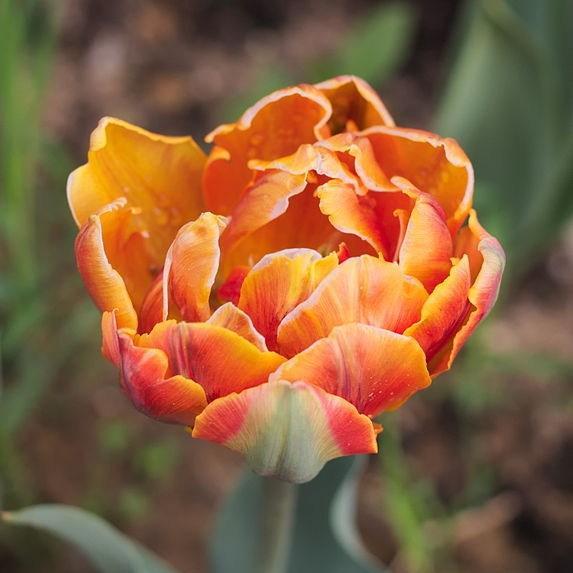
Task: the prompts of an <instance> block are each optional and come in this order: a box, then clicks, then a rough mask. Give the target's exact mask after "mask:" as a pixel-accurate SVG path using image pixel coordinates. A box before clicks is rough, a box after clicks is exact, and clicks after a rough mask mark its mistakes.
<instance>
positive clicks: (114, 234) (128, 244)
mask: <svg viewBox="0 0 573 573" xmlns="http://www.w3.org/2000/svg"><path fill="white" fill-rule="evenodd" d="M129 222H130V213H129V209H127V208H126V206H125V202H124V201H117V202H115V203H112V204H111V205H109V206H108V207H107V208H105V209H102V211H101V212H100V213H99V214H98V215H92V216H91V217H90V218H89V220H88V221H87V222H86V224H85V225H84V226H83V227H82V229H81V230H80V232H79V234H78V236H77V238H76V243H75V252H76V261H77V265H78V269H79V271H80V275H81V277H82V279H83V281H84V284H85V285H86V288H87V290H88V292H89V294H90V296H91V297H92V299H93V300H94V302H95V303H96V305H97V306H98V308H99V309H100V310H102V311H106V310H107V311H112V310H117V322H118V324H119V326H120V327H129V328H134V329H136V328H137V313H136V309H135V306H134V302H132V296H133V297H134V298H135V299H136V301H137V302H141V300H142V299H143V295H144V293H143V292H142V290H141V289H140V288H138V287H140V286H143V285H141V283H144V282H145V283H146V287H145V288H147V287H148V286H149V284H150V283H151V277H150V276H148V277H142V274H144V273H145V260H143V261H142V260H141V256H140V254H141V251H140V250H139V249H138V248H137V247H138V246H140V242H141V236H140V235H139V234H138V233H134V232H133V229H132V228H130V226H129ZM106 245H108V248H107V249H106ZM108 250H109V251H110V252H109V253H108ZM110 255H111V256H110ZM112 257H113V258H112ZM118 267H119V268H118ZM121 271H123V273H122V272H121ZM122 274H123V276H124V277H125V280H124V278H122ZM140 277H142V278H141V280H138V279H139V278H140ZM143 279H145V280H143ZM126 282H129V283H130V284H131V285H132V292H131V293H130V292H129V290H128V286H127V285H126Z"/></svg>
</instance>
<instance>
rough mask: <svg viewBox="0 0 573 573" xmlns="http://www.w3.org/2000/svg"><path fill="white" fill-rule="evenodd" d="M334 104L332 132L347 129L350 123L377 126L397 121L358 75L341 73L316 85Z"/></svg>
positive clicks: (357, 126) (330, 125)
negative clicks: (343, 74) (342, 74)
mask: <svg viewBox="0 0 573 573" xmlns="http://www.w3.org/2000/svg"><path fill="white" fill-rule="evenodd" d="M315 87H316V88H318V89H319V90H320V91H321V92H322V93H323V94H324V95H325V96H326V97H327V98H328V99H329V100H330V103H331V104H332V116H331V117H330V120H329V122H328V125H329V127H330V131H331V133H332V134H335V133H339V132H341V131H344V130H346V129H347V126H348V125H349V123H351V124H353V125H355V126H356V128H358V129H365V128H367V127H371V126H373V125H394V120H393V119H392V117H391V116H390V114H389V113H388V110H387V109H386V107H385V106H384V104H383V103H382V101H381V100H380V98H379V97H378V94H377V93H376V92H375V91H374V90H373V89H372V88H371V87H370V86H369V85H368V84H367V83H366V82H365V81H364V80H361V79H360V78H357V77H355V76H338V77H336V78H333V79H330V80H327V81H325V82H322V83H320V84H316V85H315Z"/></svg>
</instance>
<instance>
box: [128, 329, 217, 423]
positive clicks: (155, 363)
mask: <svg viewBox="0 0 573 573" xmlns="http://www.w3.org/2000/svg"><path fill="white" fill-rule="evenodd" d="M117 337H118V345H119V352H120V356H121V364H120V369H121V380H122V386H123V389H124V391H125V392H126V394H127V395H128V396H129V398H130V399H131V401H132V402H133V404H134V406H135V407H136V408H137V409H138V410H139V411H140V412H143V413H144V414H146V415H147V416H150V417H151V418H155V419H157V420H160V421H162V422H170V423H175V424H184V425H189V424H192V423H193V422H194V420H195V416H196V415H197V414H199V413H200V412H201V411H202V410H203V409H204V408H205V406H206V405H207V401H206V397H205V392H204V390H203V388H201V386H200V385H199V384H197V383H196V382H194V381H193V380H191V379H189V378H187V377H185V376H181V375H178V374H176V375H173V376H170V375H169V374H168V370H169V367H168V359H167V355H166V354H165V352H163V351H162V350H159V349H157V348H142V347H140V346H136V345H135V344H134V342H133V340H132V338H131V336H129V335H128V334H126V333H124V332H121V331H119V333H118V334H117Z"/></svg>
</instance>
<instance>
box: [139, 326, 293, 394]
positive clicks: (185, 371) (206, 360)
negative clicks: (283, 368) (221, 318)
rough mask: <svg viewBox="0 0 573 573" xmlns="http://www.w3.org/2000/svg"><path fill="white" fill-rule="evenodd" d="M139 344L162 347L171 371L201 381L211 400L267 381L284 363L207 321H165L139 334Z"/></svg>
mask: <svg viewBox="0 0 573 573" xmlns="http://www.w3.org/2000/svg"><path fill="white" fill-rule="evenodd" d="M136 344H137V345H138V346H143V347H146V348H156V349H160V350H162V351H163V352H164V353H165V354H166V355H167V357H168V359H169V372H170V374H172V375H175V374H180V375H182V376H184V377H185V378H189V379H192V380H194V381H195V382H197V383H198V384H200V385H201V386H202V387H203V389H204V390H205V394H206V395H207V400H208V401H209V402H211V401H212V400H215V399H216V398H219V397H221V396H225V395H227V394H230V393H231V392H240V391H241V390H244V389H245V388H250V387H251V386H257V385H259V384H262V383H264V382H266V381H267V379H268V377H269V374H271V372H274V371H275V370H276V369H277V368H278V366H279V365H280V364H282V363H283V362H284V358H283V357H282V356H280V355H278V354H276V353H274V352H264V351H261V350H260V349H259V348H257V347H256V346H255V345H254V344H252V343H251V342H249V341H248V340H247V339H245V338H243V337H242V336H240V335H239V334H237V333H236V332H233V331H231V330H228V329H227V328H223V327H221V326H215V325H213V324H206V323H188V322H179V323H177V322H175V321H174V320H169V321H166V322H162V323H160V324H158V325H157V326H156V327H155V328H154V329H153V330H152V331H151V332H150V333H149V334H144V335H141V336H140V337H138V338H137V339H136Z"/></svg>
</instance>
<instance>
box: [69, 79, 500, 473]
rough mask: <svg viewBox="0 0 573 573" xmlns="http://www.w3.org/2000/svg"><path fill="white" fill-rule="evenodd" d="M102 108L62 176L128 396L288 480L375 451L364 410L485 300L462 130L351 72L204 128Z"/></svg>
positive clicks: (412, 373)
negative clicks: (400, 116) (136, 120)
mask: <svg viewBox="0 0 573 573" xmlns="http://www.w3.org/2000/svg"><path fill="white" fill-rule="evenodd" d="M206 139H207V141H208V142H209V143H212V144H213V146H212V148H211V151H210V153H209V156H208V157H206V156H205V155H204V153H203V151H202V150H201V149H200V148H199V147H198V146H197V145H196V144H195V142H194V141H193V140H192V139H191V138H189V137H164V136H160V135H156V134H153V133H149V132H147V131H145V130H143V129H140V128H137V127H134V126H132V125H129V124H127V123H125V122H122V121H119V120H115V119H109V118H108V119H104V120H102V122H101V123H100V125H99V126H98V127H97V129H96V130H95V131H94V133H93V135H92V141H91V147H90V151H89V155H88V162H87V164H85V165H83V166H82V167H80V168H78V169H77V170H76V171H74V172H73V173H72V174H71V175H70V178H69V182H68V198H69V203H70V207H71V210H72V213H73V215H74V218H75V219H76V222H77V223H78V225H79V226H80V232H79V234H78V237H77V240H76V257H77V262H78V267H79V270H80V273H81V275H82V278H83V280H84V282H85V284H86V287H87V289H88V291H89V293H90V295H91V296H92V298H93V299H94V301H95V303H96V304H97V305H98V307H99V308H100V309H101V310H102V311H103V317H102V330H103V352H104V354H105V356H106V357H107V358H108V359H109V360H111V361H112V362H113V363H114V364H116V365H117V367H118V368H119V370H120V372H121V385H122V388H123V389H124V390H125V392H126V394H127V395H128V396H129V397H130V399H131V400H132V402H133V404H134V405H135V407H136V408H138V409H139V410H140V411H142V412H144V413H145V414H147V415H148V416H151V417H152V418H155V419H158V420H161V421H165V422H172V423H176V424H182V425H185V426H189V427H190V428H191V429H192V430H191V431H192V435H193V436H194V437H198V438H203V439H207V440H211V441H214V442H219V443H222V444H224V445H226V446H228V447H230V448H232V449H234V450H237V451H239V452H241V453H243V454H244V455H245V456H246V458H247V459H248V461H249V463H250V464H251V466H252V467H253V468H254V469H255V470H256V471H258V472H259V473H261V474H264V475H277V476H279V477H281V478H283V479H287V480H290V481H295V482H303V481H307V480H309V479H311V478H312V477H314V476H315V475H316V474H317V473H318V471H320V469H321V468H322V466H323V465H324V463H326V461H328V460H330V459H332V458H335V457H338V456H343V455H349V454H357V453H371V452H376V451H377V445H376V434H377V432H378V431H379V430H380V426H379V425H378V424H376V423H375V422H373V421H372V420H373V418H375V417H376V416H378V415H379V414H380V413H381V412H383V411H385V410H390V409H394V408H396V407H398V406H400V404H402V403H403V402H404V401H405V400H407V399H408V398H409V397H410V396H411V395H412V394H413V393H414V392H416V391H418V390H420V389H422V388H424V387H426V386H428V385H429V384H430V381H431V378H432V377H435V376H436V375H438V374H439V373H441V372H443V371H445V370H447V369H448V368H450V366H451V364H452V362H453V360H454V358H455V356H456V354H457V353H458V352H459V350H460V349H461V347H462V346H463V345H464V343H465V342H466V340H467V339H468V338H469V336H470V335H471V333H472V332H473V330H474V329H475V327H476V326H477V324H478V323H479V322H480V321H481V320H482V319H483V318H484V316H485V315H486V314H487V313H488V312H489V310H490V309H491V307H492V306H493V304H494V302H495V299H496V297H497V293H498V289H499V283H500V280H501V275H502V272H503V266H504V262H505V259H504V254H503V250H502V249H501V247H500V245H499V243H498V242H497V240H496V239H494V238H493V237H492V236H491V235H489V234H488V233H487V232H486V231H485V230H484V229H483V228H482V227H481V226H480V224H479V223H478V220H477V216H476V214H475V212H474V211H473V210H472V209H471V202H472V193H473V170H472V167H471V164H470V162H469V160H468V158H467V157H466V155H465V154H464V152H463V151H462V150H461V149H460V147H459V146H458V145H457V143H456V142H455V141H453V140H451V139H442V138H440V137H438V136H436V135H434V134H431V133H427V132H423V131H419V130H414V129H406V128H397V127H395V125H394V122H393V120H392V118H391V117H390V115H389V113H388V111H387V110H386V108H385V107H384V105H383V104H382V102H381V101H380V100H379V99H378V97H377V95H376V94H375V92H374V91H373V90H372V89H371V88H370V87H369V86H368V85H367V84H366V83H364V82H363V81H361V80H359V79H357V78H354V77H339V78H335V79H332V80H329V81H326V82H323V83H321V84H317V85H314V86H311V85H300V86H296V87H292V88H287V89H283V90H279V91H277V92H275V93H273V94H271V95H269V96H267V97H265V98H263V99H262V100H261V101H259V102H258V103H257V104H256V105H254V106H253V107H251V108H250V109H249V110H247V111H246V112H245V113H244V114H243V116H242V117H241V118H240V119H239V121H237V122H236V123H233V124H228V125H223V126H221V127H219V128H217V129H216V130H215V131H213V132H212V133H211V134H209V135H208V136H207V138H206Z"/></svg>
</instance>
